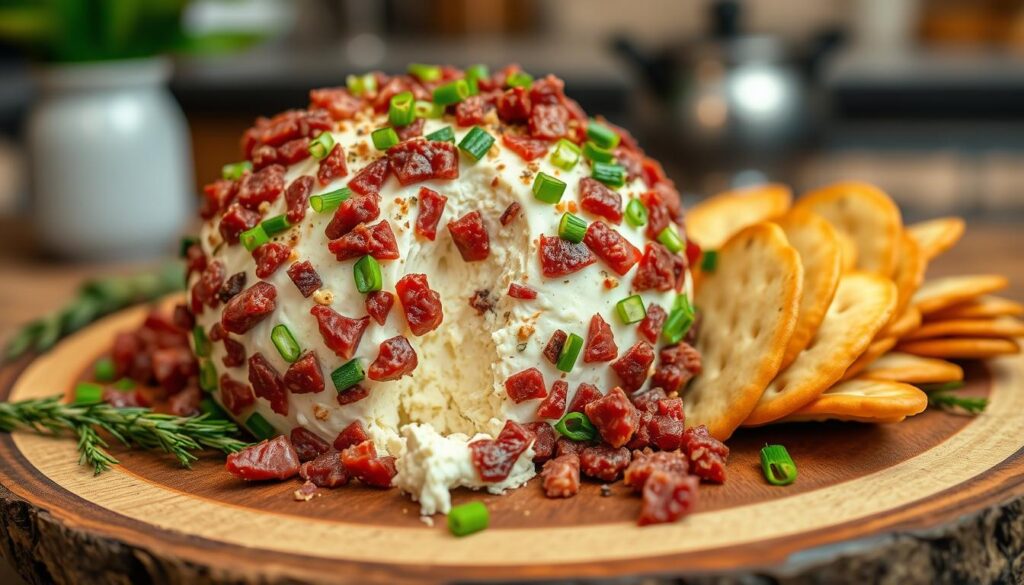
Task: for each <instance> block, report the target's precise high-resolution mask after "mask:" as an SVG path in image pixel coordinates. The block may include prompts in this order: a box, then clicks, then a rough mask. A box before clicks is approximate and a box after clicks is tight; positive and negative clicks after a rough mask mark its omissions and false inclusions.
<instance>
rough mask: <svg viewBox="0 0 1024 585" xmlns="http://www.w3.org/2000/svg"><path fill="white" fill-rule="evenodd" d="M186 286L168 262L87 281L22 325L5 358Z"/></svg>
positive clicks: (51, 343) (178, 269)
mask: <svg viewBox="0 0 1024 585" xmlns="http://www.w3.org/2000/svg"><path fill="white" fill-rule="evenodd" d="M184 287H185V277H184V271H183V270H182V266H181V264H180V263H177V262H174V263H170V264H167V265H166V266H164V267H163V268H161V269H159V270H157V271H155V272H144V273H141V274H134V275H130V276H115V277H110V278H102V279H97V280H90V281H87V282H86V283H85V284H83V285H82V287H81V289H80V290H79V292H78V296H77V297H76V298H75V299H74V300H73V301H71V302H70V303H68V304H67V305H66V306H65V307H64V308H62V309H60V310H58V311H55V312H53V313H50V314H49V315H46V316H44V317H41V318H40V319H37V320H35V321H33V322H31V323H29V324H28V325H25V326H24V327H23V328H22V329H21V330H20V331H18V333H16V334H15V335H14V337H12V338H11V340H10V341H9V342H8V343H7V347H6V348H4V354H3V359H4V361H11V360H15V359H18V358H19V357H21V356H23V355H25V354H26V353H28V352H32V351H34V352H40V353H41V352H44V351H46V350H48V349H50V348H51V347H53V346H54V345H56V343H57V342H58V341H60V340H61V338H63V337H65V336H67V335H70V334H71V333H74V332H75V331H78V330H79V329H81V328H82V327H85V326H86V325H88V324H90V323H92V322H94V321H96V320H97V319H99V318H100V317H103V316H104V315H108V314H110V313H113V312H114V311H118V310H120V309H123V308H125V307H127V306H129V305H133V304H135V303H143V302H148V301H153V300H156V299H158V298H160V297H162V296H164V295H166V294H168V293H171V292H174V291H178V290H182V289H183V288H184Z"/></svg>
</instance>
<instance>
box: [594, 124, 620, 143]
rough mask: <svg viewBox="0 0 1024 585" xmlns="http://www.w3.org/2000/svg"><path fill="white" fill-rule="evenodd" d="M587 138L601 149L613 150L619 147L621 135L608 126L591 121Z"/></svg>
mask: <svg viewBox="0 0 1024 585" xmlns="http://www.w3.org/2000/svg"><path fill="white" fill-rule="evenodd" d="M587 138H589V139H590V140H592V141H593V142H594V144H596V145H597V146H600V147H601V148H606V149H612V148H615V147H616V146H618V145H619V138H620V137H619V133H618V132H616V131H614V130H612V129H611V128H609V127H608V126H605V125H604V124H602V123H600V122H597V121H595V120H591V121H590V123H589V124H587Z"/></svg>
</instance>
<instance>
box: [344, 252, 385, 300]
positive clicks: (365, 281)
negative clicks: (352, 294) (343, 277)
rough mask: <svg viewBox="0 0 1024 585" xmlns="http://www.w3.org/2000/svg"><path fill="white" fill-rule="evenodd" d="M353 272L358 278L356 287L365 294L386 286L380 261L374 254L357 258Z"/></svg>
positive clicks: (356, 278)
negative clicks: (381, 272)
mask: <svg viewBox="0 0 1024 585" xmlns="http://www.w3.org/2000/svg"><path fill="white" fill-rule="evenodd" d="M352 272H353V275H354V276H355V280H356V289H357V290H358V291H359V292H361V293H363V294H366V293H368V292H373V291H376V290H380V289H381V288H383V286H384V282H383V278H382V277H381V274H380V263H379V262H377V259H376V258H374V257H373V256H363V257H362V258H360V259H359V260H356V263H355V265H354V266H353V267H352Z"/></svg>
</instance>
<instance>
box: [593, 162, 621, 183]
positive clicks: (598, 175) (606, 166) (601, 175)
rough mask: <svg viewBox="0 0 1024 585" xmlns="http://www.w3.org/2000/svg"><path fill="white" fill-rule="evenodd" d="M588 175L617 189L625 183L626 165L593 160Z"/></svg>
mask: <svg viewBox="0 0 1024 585" xmlns="http://www.w3.org/2000/svg"><path fill="white" fill-rule="evenodd" d="M590 176H591V177H593V178H595V179H597V180H598V181H601V182H602V183H604V184H605V185H608V186H609V187H612V188H613V189H618V188H619V187H621V186H623V185H625V184H626V167H624V166H622V165H616V164H612V163H605V162H595V163H594V165H593V167H592V168H591V170H590Z"/></svg>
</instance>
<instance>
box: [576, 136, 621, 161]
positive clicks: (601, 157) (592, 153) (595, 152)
mask: <svg viewBox="0 0 1024 585" xmlns="http://www.w3.org/2000/svg"><path fill="white" fill-rule="evenodd" d="M583 156H585V157H587V159H589V160H592V161H594V162H603V163H610V162H612V161H614V160H615V154H614V153H612V151H610V150H608V149H606V148H601V147H600V146H598V145H596V144H594V143H593V142H591V141H589V140H588V141H587V142H585V143H584V144H583Z"/></svg>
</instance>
